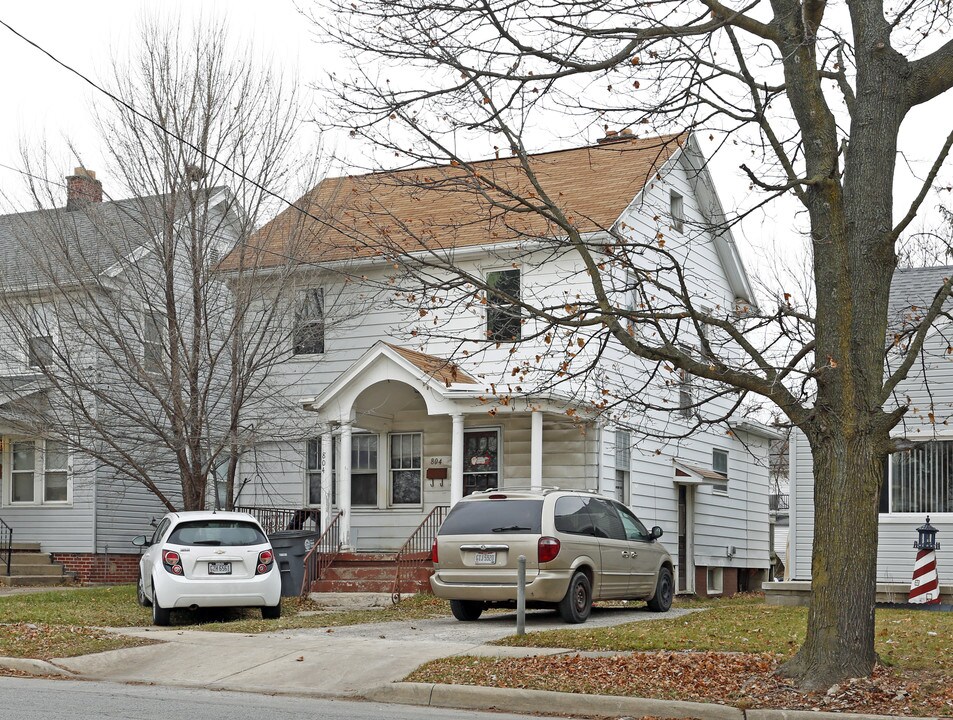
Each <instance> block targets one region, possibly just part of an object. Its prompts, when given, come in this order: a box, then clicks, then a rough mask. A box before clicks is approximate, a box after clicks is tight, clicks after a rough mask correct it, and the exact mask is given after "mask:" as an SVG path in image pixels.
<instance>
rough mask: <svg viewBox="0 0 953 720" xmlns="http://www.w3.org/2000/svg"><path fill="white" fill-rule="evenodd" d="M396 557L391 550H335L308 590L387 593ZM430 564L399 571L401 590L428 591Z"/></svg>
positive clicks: (392, 578)
mask: <svg viewBox="0 0 953 720" xmlns="http://www.w3.org/2000/svg"><path fill="white" fill-rule="evenodd" d="M396 573H397V561H396V555H395V554H394V553H371V552H365V553H352V552H349V553H339V554H338V555H337V557H336V558H335V559H334V562H333V563H332V564H331V567H329V568H328V569H327V570H326V571H325V574H324V577H323V578H321V579H320V580H319V581H317V582H315V583H312V585H311V592H318V593H332V592H333V593H339V592H366V593H390V592H391V591H392V590H393V589H394V577H395V575H396ZM432 573H433V565H432V563H430V561H429V560H428V561H426V562H425V563H424V564H423V565H422V566H418V567H416V568H410V569H405V570H404V571H403V575H402V578H403V583H402V588H401V590H402V592H404V593H415V592H430V576H431V574H432Z"/></svg>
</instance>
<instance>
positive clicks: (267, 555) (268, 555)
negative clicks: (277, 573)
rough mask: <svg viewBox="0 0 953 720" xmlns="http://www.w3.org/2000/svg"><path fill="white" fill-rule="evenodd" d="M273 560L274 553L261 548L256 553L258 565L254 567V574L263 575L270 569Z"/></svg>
mask: <svg viewBox="0 0 953 720" xmlns="http://www.w3.org/2000/svg"><path fill="white" fill-rule="evenodd" d="M274 560H275V554H274V553H273V552H272V551H271V550H262V551H261V552H260V553H258V567H256V568H255V574H256V575H264V574H265V573H266V572H268V571H269V570H271V567H272V565H274Z"/></svg>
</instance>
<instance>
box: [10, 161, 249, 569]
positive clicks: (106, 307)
mask: <svg viewBox="0 0 953 720" xmlns="http://www.w3.org/2000/svg"><path fill="white" fill-rule="evenodd" d="M66 184H67V203H66V206H65V207H59V208H52V209H43V210H36V211H32V212H25V213H15V214H9V215H4V216H0V260H2V262H0V266H2V270H0V337H2V347H0V443H2V454H0V465H2V470H0V480H2V482H0V521H2V522H3V524H4V525H5V526H6V527H9V528H12V530H13V541H14V542H18V543H39V544H40V546H41V548H42V551H43V552H45V553H50V554H51V555H52V556H53V558H54V559H55V560H56V561H58V562H59V563H61V564H62V565H64V566H65V567H66V569H67V570H69V571H72V572H74V573H76V575H77V577H78V578H79V579H81V580H84V581H90V580H91V581H97V580H100V581H101V580H135V578H136V576H137V562H138V550H137V549H136V548H135V547H133V546H132V545H131V542H130V541H131V539H132V538H133V537H134V536H136V535H140V534H143V533H145V532H148V531H149V523H150V521H151V520H152V519H153V518H155V517H161V516H162V515H163V514H164V513H165V512H166V511H167V508H166V507H165V506H164V505H163V504H162V503H161V502H160V501H159V499H158V498H157V497H156V495H155V494H153V493H152V492H150V491H148V490H147V489H146V488H145V487H144V486H143V485H142V484H140V483H136V482H133V481H130V479H129V478H128V477H123V476H122V475H121V473H119V472H118V471H117V470H116V468H115V467H110V464H109V463H106V462H97V461H94V460H93V459H92V457H90V456H89V455H87V454H84V453H83V452H81V451H79V450H77V449H76V447H75V443H73V442H70V441H67V440H65V439H64V437H63V435H62V434H61V433H58V434H57V435H56V436H55V438H56V439H52V438H51V435H52V434H51V433H50V432H49V427H50V423H52V422H53V417H52V415H51V413H61V415H60V416H59V417H57V418H56V423H57V424H59V425H61V424H62V423H63V422H64V421H63V418H64V417H65V418H69V419H70V420H72V418H73V417H74V416H73V415H69V413H70V412H71V411H72V412H74V413H75V412H76V411H75V408H68V407H67V405H68V403H63V402H62V398H63V393H64V392H76V393H86V394H87V398H88V397H89V392H88V391H90V390H92V389H93V388H94V386H96V387H99V388H106V389H107V390H106V392H108V393H112V394H113V395H114V396H116V397H118V396H119V395H120V394H123V393H136V391H137V385H136V382H135V381H134V379H135V378H136V377H137V373H138V377H140V378H142V379H143V382H149V377H150V373H151V374H153V375H154V376H155V377H158V375H159V368H160V367H161V363H162V362H163V358H164V357H165V356H166V352H165V349H166V348H167V345H166V343H168V336H167V333H166V332H165V331H164V330H163V324H162V323H161V322H157V320H156V314H155V313H156V312H158V311H157V309H156V307H154V306H150V304H149V302H148V301H147V298H148V290H147V292H146V296H145V297H144V293H143V288H142V287H133V285H134V284H141V283H142V280H143V278H150V277H161V274H159V273H153V272H152V266H151V265H150V263H154V262H155V258H154V257H153V256H152V255H151V254H150V252H149V251H148V248H150V247H154V243H150V238H152V237H154V234H155V233H156V232H157V231H156V228H162V227H165V226H166V225H167V224H168V223H177V222H178V221H179V219H180V218H179V217H178V216H177V217H169V208H170V206H172V205H174V204H173V203H170V202H167V201H166V199H165V198H164V197H160V196H157V197H151V198H131V199H128V200H117V201H106V202H104V201H103V190H102V185H101V183H100V181H99V180H97V179H96V177H95V173H92V172H90V171H87V170H84V169H83V168H77V170H76V172H75V174H74V175H72V176H70V177H68V178H67V183H66ZM232 204H233V201H232V200H231V199H230V196H229V194H228V192H227V191H226V190H224V189H222V188H216V189H212V190H211V191H209V194H208V196H207V197H206V198H205V199H204V200H203V202H202V205H203V207H205V208H208V210H209V212H210V213H217V214H218V215H217V217H218V218H222V217H224V216H225V215H224V214H225V213H227V212H229V210H228V208H230V207H231V206H232ZM182 214H183V215H184V208H183V213H182ZM216 227H218V228H219V229H220V233H221V237H220V238H218V239H216V240H215V243H217V245H218V250H219V253H220V255H219V257H220V256H221V254H223V253H224V252H225V251H227V250H228V249H230V248H231V246H232V244H233V241H234V240H233V238H230V237H229V236H228V224H227V223H226V222H218V221H216ZM64 258H69V260H70V266H69V267H68V268H67V267H66V266H65V261H64V262H63V263H61V261H63V259H64ZM58 263H59V264H58ZM156 297H157V298H161V292H157V293H156ZM157 302H158V303H159V305H158V307H160V308H164V307H165V306H164V304H163V303H162V300H161V299H159V300H157ZM106 318H108V319H109V322H115V323H116V325H115V326H114V327H113V331H114V332H119V333H123V334H124V335H125V336H126V338H127V340H128V342H126V343H125V344H124V345H123V346H121V347H117V346H115V345H111V344H109V343H108V342H106V340H108V338H109V335H110V334H109V333H103V334H102V336H101V337H97V336H96V334H95V332H93V331H92V328H93V327H96V324H97V323H102V322H106ZM80 325H84V327H79V326H80ZM101 340H102V342H100V341H101ZM122 352H128V353H129V354H128V355H126V356H123V355H117V353H122ZM109 353H112V355H113V357H111V358H110V359H108V360H107V359H106V356H107V354H109ZM117 357H118V358H119V359H118V360H117ZM66 362H68V363H71V364H72V366H73V367H74V368H77V374H79V373H80V372H81V374H82V376H83V382H84V383H88V384H86V385H85V386H80V385H72V386H70V387H65V388H64V387H58V388H57V387H55V385H56V384H57V382H58V380H57V378H56V376H55V372H49V369H50V368H53V369H54V371H55V369H56V368H58V367H63V365H62V363H66ZM117 362H119V363H122V364H123V365H124V366H125V367H124V368H123V371H122V372H117ZM58 363H59V364H58ZM44 368H46V369H47V370H48V372H44ZM124 373H125V375H124V376H123V374H124ZM84 402H85V404H84V408H85V409H87V410H89V411H90V414H89V415H88V416H87V423H88V424H86V425H84V424H77V425H76V431H75V432H76V435H72V434H71V437H78V436H79V435H81V434H90V435H91V434H92V433H87V431H88V430H89V427H90V426H91V425H92V424H93V423H105V424H109V423H111V422H120V420H117V419H115V413H112V414H110V412H109V408H105V407H102V405H96V403H95V402H93V401H91V400H88V399H87V400H86V401H84ZM147 402H148V401H146V400H143V401H142V407H143V408H146V407H147ZM103 404H105V403H103ZM94 406H95V407H94ZM144 412H145V411H144ZM76 414H78V413H76ZM156 417H157V418H159V419H157V422H161V413H156ZM48 421H49V422H48ZM44 427H46V429H47V432H44ZM120 434H121V433H120V428H118V427H117V428H116V435H117V437H118V436H119V435H120ZM144 436H145V433H143V437H144ZM127 440H128V445H129V446H130V447H134V446H135V445H136V443H137V442H138V438H137V430H136V429H135V428H132V430H131V431H130V433H129V436H128V438H127ZM87 442H88V440H87ZM86 447H88V446H86ZM134 452H139V457H140V458H141V459H142V460H143V462H148V463H151V465H152V469H153V470H155V479H156V484H157V486H158V487H159V488H160V489H161V490H162V491H163V492H164V493H166V495H167V496H168V497H169V498H170V499H171V501H172V502H173V503H176V504H178V503H179V502H180V500H181V486H180V483H179V481H178V479H177V477H176V474H175V464H174V462H170V460H171V458H170V457H169V456H168V453H166V454H163V452H162V450H161V448H149V447H146V448H139V449H137V450H135V451H134ZM121 462H123V460H122V456H121V455H120V454H119V453H117V454H116V459H115V463H113V465H115V464H118V463H121ZM3 570H5V568H3V569H2V570H0V572H2V571H3Z"/></svg>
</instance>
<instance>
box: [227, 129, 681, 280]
mask: <svg viewBox="0 0 953 720" xmlns="http://www.w3.org/2000/svg"><path fill="white" fill-rule="evenodd" d="M684 137H685V136H684V135H666V136H662V137H657V138H645V139H637V138H632V139H625V140H620V141H617V142H613V143H608V144H605V145H595V146H590V147H582V148H576V149H572V150H560V151H555V152H548V153H541V154H539V155H533V156H531V157H530V160H529V165H530V167H531V169H532V171H533V173H534V174H535V176H536V178H537V179H538V182H539V185H540V187H541V188H542V189H543V191H544V192H545V193H546V194H547V195H548V196H549V197H550V198H551V199H552V200H553V202H554V203H555V204H557V205H558V206H559V207H560V208H561V209H562V211H563V212H564V213H565V215H566V216H567V218H568V219H569V221H570V222H571V223H572V224H574V225H575V227H577V228H578V229H579V230H580V231H582V232H591V231H595V230H600V229H606V228H609V227H611V226H612V224H613V223H615V221H616V220H618V218H619V216H620V215H621V214H622V212H623V211H624V210H625V208H626V206H627V205H628V204H629V203H630V202H631V201H632V199H633V198H634V197H635V196H636V195H637V194H638V193H639V192H640V191H641V190H642V188H643V187H644V186H645V185H646V184H647V183H648V182H649V181H651V179H652V178H653V177H654V176H655V175H656V173H657V172H658V171H659V169H660V168H661V167H662V165H663V164H664V163H665V161H666V160H668V158H669V157H670V156H671V155H672V153H673V152H674V151H675V150H676V149H677V148H678V147H679V146H680V145H681V144H682V142H683V141H684ZM521 200H525V201H528V202H529V203H532V204H533V205H534V206H536V207H541V206H542V202H541V201H540V199H539V195H538V193H537V192H536V191H535V189H534V188H533V187H532V186H531V184H530V183H529V181H528V180H527V177H526V174H525V173H524V172H523V170H522V168H521V166H520V164H519V160H518V159H517V158H501V159H495V160H483V161H480V162H476V163H473V164H472V165H471V166H470V168H464V167H460V166H449V165H448V166H438V167H427V168H415V169H411V170H401V171H396V172H389V173H374V174H371V175H358V176H350V177H339V178H329V179H327V180H323V181H322V182H321V183H319V184H318V185H317V186H316V187H315V188H314V189H312V190H311V191H310V192H309V193H307V194H306V195H305V196H304V197H302V198H301V199H300V200H299V201H298V202H297V203H296V205H298V207H300V208H303V209H306V210H307V213H308V214H305V213H302V212H301V211H300V210H298V209H297V208H295V207H288V208H286V209H285V210H283V211H282V212H281V213H280V214H279V215H278V216H277V217H275V218H274V219H273V220H271V221H270V222H268V223H267V224H266V225H265V226H264V227H263V228H262V229H261V230H260V231H259V232H258V234H257V235H256V236H255V237H254V238H253V239H252V241H251V243H250V245H251V246H252V247H253V248H255V253H256V255H257V258H252V257H249V256H246V262H255V261H257V264H258V265H259V266H271V265H280V264H284V263H286V262H288V261H289V260H290V259H295V260H298V261H303V262H328V261H335V260H345V259H348V258H354V257H373V256H375V255H381V254H390V253H393V252H394V251H400V252H408V251H411V252H412V251H415V250H425V249H440V248H455V247H468V246H476V245H486V244H493V243H500V242H507V241H512V240H518V239H520V238H525V237H534V238H535V237H550V236H558V235H563V234H565V233H564V231H563V230H561V229H560V228H559V227H558V226H557V225H555V224H554V223H553V222H552V221H551V220H549V219H548V218H546V217H544V216H542V215H540V214H539V213H538V212H533V211H532V210H530V209H529V208H527V207H526V205H525V204H522V203H521ZM309 215H310V216H313V217H310V216H309ZM315 218H317V219H315ZM222 267H223V269H226V270H230V269H236V268H237V267H238V261H237V258H236V256H235V254H234V253H233V255H232V256H230V257H229V258H226V259H225V261H224V262H223V263H222Z"/></svg>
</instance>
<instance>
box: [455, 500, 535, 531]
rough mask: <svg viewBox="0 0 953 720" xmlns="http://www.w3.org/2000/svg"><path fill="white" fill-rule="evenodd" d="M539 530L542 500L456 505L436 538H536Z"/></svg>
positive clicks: (463, 503) (484, 501)
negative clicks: (467, 536)
mask: <svg viewBox="0 0 953 720" xmlns="http://www.w3.org/2000/svg"><path fill="white" fill-rule="evenodd" d="M542 526H543V501H542V500H480V501H475V502H461V503H457V505H456V506H455V507H454V508H453V510H451V511H450V514H449V515H447V519H446V520H445V521H444V523H443V526H442V527H441V528H440V533H439V534H440V535H506V534H517V535H538V534H540V533H541V532H542Z"/></svg>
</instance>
